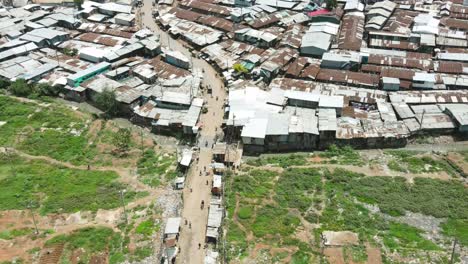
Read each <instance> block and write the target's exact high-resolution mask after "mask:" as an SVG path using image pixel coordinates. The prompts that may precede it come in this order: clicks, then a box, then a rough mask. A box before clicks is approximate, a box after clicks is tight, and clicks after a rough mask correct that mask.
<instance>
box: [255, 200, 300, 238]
mask: <svg viewBox="0 0 468 264" xmlns="http://www.w3.org/2000/svg"><path fill="white" fill-rule="evenodd" d="M299 224H300V220H299V218H298V217H297V216H295V215H294V214H292V213H289V212H288V210H286V209H283V208H280V207H274V206H271V205H266V206H264V207H262V208H260V209H259V210H258V211H257V217H256V218H255V220H253V222H252V225H251V228H252V232H253V234H254V235H255V236H256V237H264V236H266V235H275V236H280V237H281V236H287V235H289V234H291V233H293V232H294V230H295V229H296V227H297V226H298V225H299Z"/></svg>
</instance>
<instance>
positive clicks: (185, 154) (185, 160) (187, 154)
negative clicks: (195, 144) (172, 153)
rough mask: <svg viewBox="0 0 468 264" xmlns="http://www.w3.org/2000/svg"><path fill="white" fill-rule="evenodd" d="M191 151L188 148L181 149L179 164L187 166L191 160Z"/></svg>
mask: <svg viewBox="0 0 468 264" xmlns="http://www.w3.org/2000/svg"><path fill="white" fill-rule="evenodd" d="M192 156H193V151H191V150H190V149H184V150H183V151H182V158H181V159H180V165H182V166H185V167H188V166H190V163H191V162H192Z"/></svg>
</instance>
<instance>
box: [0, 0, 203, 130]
mask: <svg viewBox="0 0 468 264" xmlns="http://www.w3.org/2000/svg"><path fill="white" fill-rule="evenodd" d="M72 4H73V3H72ZM132 4H133V3H125V2H119V3H116V2H107V3H100V2H93V1H85V2H84V3H83V4H82V7H81V9H77V8H74V7H73V5H72V6H71V7H67V6H63V5H61V6H54V5H38V4H27V5H24V6H21V7H3V8H2V9H0V20H1V23H0V34H1V39H0V78H5V79H8V80H11V81H14V80H17V79H25V80H27V81H29V82H39V83H42V82H46V83H49V84H51V85H55V86H60V87H61V88H62V94H63V96H64V97H65V98H67V99H70V100H75V101H89V102H91V103H93V102H95V101H96V98H97V96H96V95H98V94H100V93H102V92H103V91H105V90H109V91H114V92H115V95H116V100H117V102H118V104H119V109H120V113H121V114H122V115H123V116H126V117H128V118H131V120H132V121H133V122H135V123H138V124H142V125H147V126H149V127H151V128H152V129H153V131H157V132H160V133H164V132H170V133H173V132H179V133H183V134H186V135H196V133H197V131H198V128H199V124H198V119H199V115H200V113H201V109H202V106H203V99H201V98H197V95H198V94H199V93H198V92H199V88H200V83H201V78H202V76H201V72H197V71H192V69H191V68H192V67H191V61H190V59H189V58H187V57H186V56H184V55H183V54H181V53H180V52H178V51H174V50H170V49H166V48H164V47H161V45H160V42H159V37H158V36H155V35H153V33H152V32H151V31H150V30H148V29H140V28H139V27H138V26H137V25H135V19H136V16H135V8H134V7H133V5H132ZM103 110H105V109H103Z"/></svg>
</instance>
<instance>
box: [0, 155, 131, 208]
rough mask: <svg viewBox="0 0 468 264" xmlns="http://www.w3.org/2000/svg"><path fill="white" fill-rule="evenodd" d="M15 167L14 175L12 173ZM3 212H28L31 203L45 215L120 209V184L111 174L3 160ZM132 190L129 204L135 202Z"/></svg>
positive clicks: (0, 197)
mask: <svg viewBox="0 0 468 264" xmlns="http://www.w3.org/2000/svg"><path fill="white" fill-rule="evenodd" d="M12 167H14V171H13V170H12ZM0 171H2V172H6V175H1V177H0V179H2V180H0V210H11V209H25V206H26V205H27V203H28V202H29V201H36V205H37V204H40V206H41V207H40V210H41V212H42V213H57V212H76V211H80V210H90V211H97V210H98V209H100V208H102V209H110V208H116V207H118V206H120V199H119V193H118V191H119V190H122V189H124V188H125V189H128V186H125V185H124V184H122V183H119V182H117V181H116V180H117V178H118V176H117V174H116V173H115V172H111V171H92V170H91V171H87V170H78V169H69V168H65V167H57V166H53V165H50V164H48V163H46V162H44V161H39V160H35V161H25V160H23V159H21V158H19V157H16V156H15V157H13V160H9V159H7V158H6V157H5V156H4V155H2V156H0ZM134 196H135V192H133V191H131V190H129V191H128V192H127V193H126V196H125V197H126V200H127V201H129V200H131V199H133V197H134Z"/></svg>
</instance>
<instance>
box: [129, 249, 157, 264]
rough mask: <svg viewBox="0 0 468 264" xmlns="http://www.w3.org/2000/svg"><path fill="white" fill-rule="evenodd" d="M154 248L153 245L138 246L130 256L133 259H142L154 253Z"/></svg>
mask: <svg viewBox="0 0 468 264" xmlns="http://www.w3.org/2000/svg"><path fill="white" fill-rule="evenodd" d="M153 252H154V250H153V248H152V247H151V246H144V247H138V248H136V249H135V251H134V252H133V254H132V255H131V256H130V260H131V261H141V260H143V259H145V258H147V257H149V256H151V254H153Z"/></svg>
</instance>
